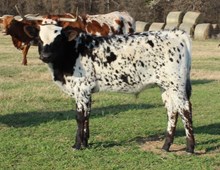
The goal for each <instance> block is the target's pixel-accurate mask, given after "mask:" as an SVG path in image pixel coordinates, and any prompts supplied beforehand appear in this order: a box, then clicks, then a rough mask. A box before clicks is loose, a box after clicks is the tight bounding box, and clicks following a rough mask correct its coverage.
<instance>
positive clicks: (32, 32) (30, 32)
mask: <svg viewBox="0 0 220 170" xmlns="http://www.w3.org/2000/svg"><path fill="white" fill-rule="evenodd" d="M24 32H25V33H26V34H27V36H28V37H30V38H36V37H38V34H39V29H37V28H36V27H33V26H29V25H26V26H24Z"/></svg>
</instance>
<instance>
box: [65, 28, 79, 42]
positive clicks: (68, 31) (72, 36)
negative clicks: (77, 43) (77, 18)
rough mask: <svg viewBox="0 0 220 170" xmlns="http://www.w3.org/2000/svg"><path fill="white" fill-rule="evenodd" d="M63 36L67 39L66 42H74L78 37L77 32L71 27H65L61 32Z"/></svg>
mask: <svg viewBox="0 0 220 170" xmlns="http://www.w3.org/2000/svg"><path fill="white" fill-rule="evenodd" d="M63 33H64V35H65V36H66V37H67V39H68V41H72V40H74V39H75V38H76V37H77V36H78V34H79V33H78V32H77V31H76V30H74V29H72V28H71V27H66V28H65V29H64V30H63Z"/></svg>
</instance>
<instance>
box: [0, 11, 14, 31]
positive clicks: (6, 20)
mask: <svg viewBox="0 0 220 170" xmlns="http://www.w3.org/2000/svg"><path fill="white" fill-rule="evenodd" d="M13 19H14V16H13V15H3V16H2V17H1V24H2V26H1V27H2V34H3V35H8V30H9V27H10V25H11V22H12V20H13Z"/></svg>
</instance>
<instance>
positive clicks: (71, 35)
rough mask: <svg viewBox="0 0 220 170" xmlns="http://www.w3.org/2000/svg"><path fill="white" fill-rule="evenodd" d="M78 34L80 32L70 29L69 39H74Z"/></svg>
mask: <svg viewBox="0 0 220 170" xmlns="http://www.w3.org/2000/svg"><path fill="white" fill-rule="evenodd" d="M77 36H78V32H76V31H74V30H72V31H70V33H69V35H68V41H72V40H74V39H75V38H76V37H77Z"/></svg>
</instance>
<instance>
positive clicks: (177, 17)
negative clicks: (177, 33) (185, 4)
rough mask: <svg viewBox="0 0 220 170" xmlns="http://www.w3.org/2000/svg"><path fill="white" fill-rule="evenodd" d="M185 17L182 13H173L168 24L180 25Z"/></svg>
mask: <svg viewBox="0 0 220 170" xmlns="http://www.w3.org/2000/svg"><path fill="white" fill-rule="evenodd" d="M183 15H184V13H183V12H182V11H172V12H170V13H169V14H168V15H167V18H166V23H167V24H177V25H179V24H180V23H181V22H182V20H183Z"/></svg>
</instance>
